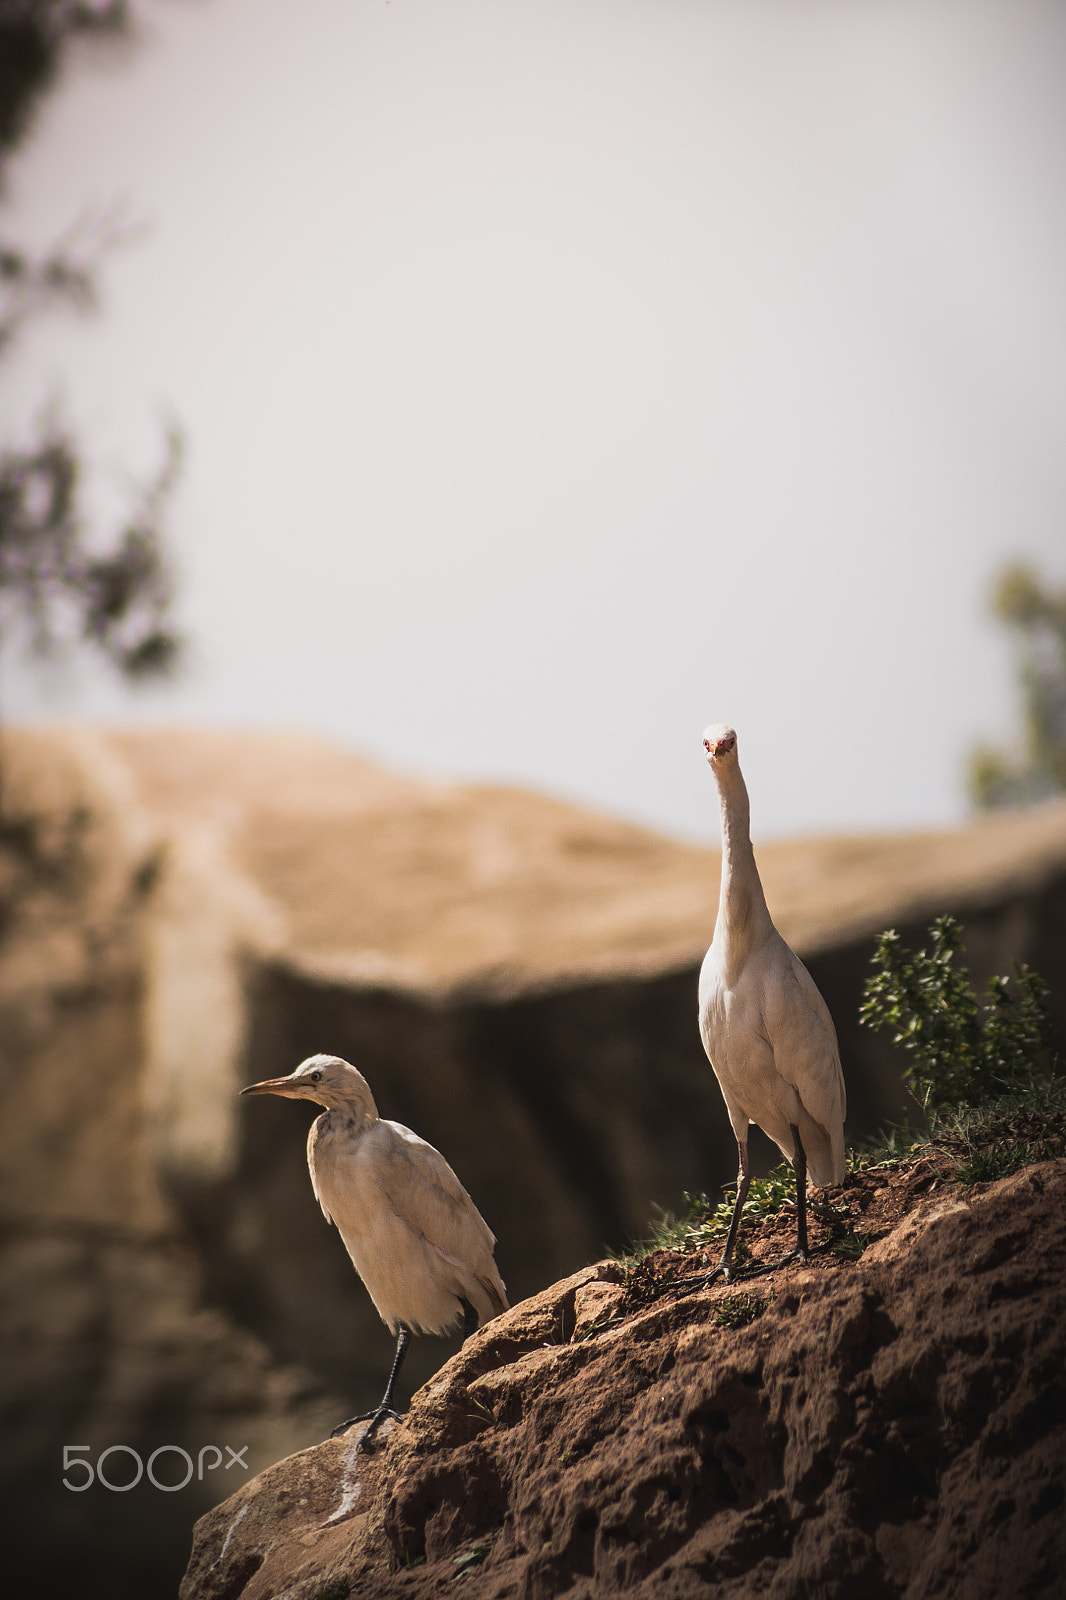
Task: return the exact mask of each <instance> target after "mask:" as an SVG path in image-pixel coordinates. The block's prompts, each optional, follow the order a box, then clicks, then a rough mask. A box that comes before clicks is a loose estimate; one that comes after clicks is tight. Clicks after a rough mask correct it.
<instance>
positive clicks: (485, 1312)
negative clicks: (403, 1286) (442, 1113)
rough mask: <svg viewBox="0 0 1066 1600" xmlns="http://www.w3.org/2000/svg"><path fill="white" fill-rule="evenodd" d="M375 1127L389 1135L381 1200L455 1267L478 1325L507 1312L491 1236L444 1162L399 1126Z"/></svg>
mask: <svg viewBox="0 0 1066 1600" xmlns="http://www.w3.org/2000/svg"><path fill="white" fill-rule="evenodd" d="M378 1126H379V1129H380V1131H381V1133H382V1134H384V1133H385V1131H386V1130H388V1134H389V1135H390V1137H389V1139H388V1146H387V1149H388V1160H387V1161H385V1162H383V1163H382V1166H381V1169H380V1172H379V1178H378V1181H379V1183H380V1185H381V1190H382V1193H383V1195H384V1196H385V1198H386V1199H387V1200H388V1201H389V1203H390V1205H391V1206H392V1207H393V1209H394V1210H395V1211H396V1213H397V1214H398V1215H400V1216H402V1217H403V1219H404V1222H405V1223H406V1224H407V1226H408V1227H409V1228H411V1230H412V1231H413V1232H416V1233H419V1234H421V1236H422V1237H423V1238H424V1239H425V1240H426V1242H427V1244H429V1245H431V1246H432V1247H433V1248H434V1249H435V1250H437V1251H438V1252H439V1253H440V1254H441V1255H442V1256H445V1257H446V1258H447V1259H448V1260H449V1261H450V1262H451V1263H452V1264H453V1265H454V1266H455V1268H456V1270H457V1272H458V1273H459V1274H460V1277H461V1279H462V1282H463V1292H464V1293H465V1295H466V1298H467V1299H469V1300H470V1301H471V1302H472V1303H473V1304H474V1305H475V1306H476V1307H477V1309H478V1311H479V1313H480V1315H481V1317H482V1320H486V1317H487V1316H494V1315H496V1313H497V1312H500V1311H504V1310H506V1308H507V1296H506V1291H505V1289H504V1285H503V1280H502V1279H501V1277H500V1274H499V1271H498V1270H497V1267H496V1263H495V1261H494V1260H493V1255H492V1250H493V1246H494V1244H495V1243H496V1239H495V1236H494V1234H493V1232H492V1230H491V1229H490V1227H489V1225H488V1223H487V1222H486V1221H485V1219H484V1217H483V1216H482V1215H481V1213H480V1211H478V1209H477V1207H476V1206H475V1204H474V1202H473V1200H471V1198H470V1196H469V1194H468V1193H467V1191H466V1190H465V1189H464V1187H463V1185H462V1184H461V1183H460V1182H459V1179H458V1178H457V1177H456V1175H455V1173H454V1172H453V1171H452V1169H451V1167H450V1166H449V1165H448V1162H447V1161H446V1160H445V1159H444V1157H443V1156H442V1155H441V1153H440V1151H439V1150H436V1149H435V1148H434V1147H433V1145H431V1144H428V1143H427V1142H426V1140H425V1139H420V1138H419V1136H418V1135H417V1134H416V1133H412V1132H411V1130H410V1129H409V1128H405V1127H403V1125H402V1124H401V1123H398V1122H384V1121H383V1122H381V1123H380V1124H379V1125H378ZM384 1142H385V1141H384V1139H383V1140H382V1141H381V1146H384ZM379 1148H380V1147H379ZM479 1288H480V1289H481V1291H482V1293H480V1294H479V1293H478V1289H479Z"/></svg>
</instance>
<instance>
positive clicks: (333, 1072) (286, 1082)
mask: <svg viewBox="0 0 1066 1600" xmlns="http://www.w3.org/2000/svg"><path fill="white" fill-rule="evenodd" d="M241 1094H280V1095H284V1097H285V1099H286V1100H314V1101H316V1102H317V1103H318V1105H320V1106H328V1107H329V1109H330V1110H333V1111H351V1112H354V1113H355V1114H356V1115H357V1116H359V1117H361V1118H363V1119H364V1120H365V1121H368V1122H375V1121H376V1120H377V1114H378V1111H377V1106H376V1105H375V1104H374V1096H373V1095H372V1094H371V1092H370V1085H369V1084H368V1083H367V1081H366V1079H365V1078H364V1077H363V1074H362V1073H361V1072H360V1071H359V1070H358V1068H356V1067H353V1066H351V1065H350V1064H349V1063H348V1062H347V1061H342V1060H341V1058H340V1056H308V1058H307V1060H306V1061H301V1062H300V1065H299V1066H298V1067H297V1068H296V1071H295V1072H290V1073H289V1075H288V1077H287V1078H264V1080H263V1082H262V1083H250V1084H249V1085H248V1087H247V1088H246V1089H242V1090H241Z"/></svg>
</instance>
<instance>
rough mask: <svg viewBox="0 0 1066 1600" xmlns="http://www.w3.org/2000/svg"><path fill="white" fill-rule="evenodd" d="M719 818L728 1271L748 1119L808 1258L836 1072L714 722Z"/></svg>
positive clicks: (838, 1095) (717, 1068)
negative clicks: (729, 1147) (792, 1192)
mask: <svg viewBox="0 0 1066 1600" xmlns="http://www.w3.org/2000/svg"><path fill="white" fill-rule="evenodd" d="M703 744H704V749H705V750H706V752H707V760H708V763H709V765H710V768H711V771H712V772H713V774H714V777H715V781H716V782H717V784H718V795H719V801H720V805H721V818H722V882H721V891H720V894H719V901H718V919H717V922H716V923H715V928H714V938H713V940H712V942H711V947H710V949H709V950H708V951H707V955H706V958H705V960H704V963H703V967H702V969H701V971H700V986H699V1008H700V1037H701V1038H702V1040H703V1047H704V1049H705V1050H706V1052H707V1056H708V1059H709V1061H710V1063H711V1066H712V1067H713V1068H714V1073H715V1076H716V1077H717V1079H718V1082H719V1084H720V1085H721V1089H722V1094H723V1096H724V1098H725V1103H726V1109H727V1111H728V1112H729V1120H730V1122H731V1124H732V1127H733V1132H734V1134H735V1135H736V1140H737V1151H738V1154H739V1158H740V1171H739V1176H738V1179H737V1185H738V1187H737V1201H736V1205H735V1207H734V1210H733V1216H732V1219H731V1222H730V1228H729V1237H728V1239H727V1241H726V1247H725V1251H724V1252H723V1255H722V1260H721V1261H720V1262H719V1265H718V1267H717V1268H716V1269H715V1274H714V1275H717V1272H719V1271H722V1272H724V1273H725V1275H726V1277H727V1278H728V1277H729V1276H730V1273H731V1267H732V1257H733V1247H734V1245H735V1243H736V1235H737V1229H738V1227H739V1224H740V1213H741V1209H742V1207H743V1204H744V1200H745V1198H746V1195H747V1191H748V1185H749V1182H750V1173H749V1168H748V1128H749V1125H750V1124H751V1123H752V1122H754V1123H756V1124H757V1125H758V1126H759V1127H760V1128H762V1130H763V1132H764V1133H766V1134H768V1135H769V1137H770V1138H771V1139H773V1140H774V1142H775V1144H777V1145H778V1146H779V1147H780V1149H781V1150H782V1151H783V1153H784V1154H785V1155H786V1156H787V1157H788V1159H789V1160H790V1161H791V1162H792V1164H793V1166H794V1167H795V1169H796V1190H797V1194H796V1252H795V1253H796V1254H797V1255H799V1256H802V1257H806V1253H807V1216H806V1180H807V1177H808V1175H809V1177H810V1179H811V1181H812V1183H814V1184H815V1185H817V1186H819V1187H820V1186H822V1185H825V1184H838V1183H842V1182H843V1181H844V1115H845V1092H844V1075H843V1073H842V1072H841V1069H840V1054H839V1051H838V1048H837V1038H836V1029H835V1028H834V1027H833V1019H832V1017H831V1016H830V1015H829V1009H828V1007H827V1006H826V1003H825V1001H824V1000H823V999H822V996H821V995H820V994H819V992H818V988H817V986H816V984H815V982H814V979H813V978H812V977H811V975H810V973H809V972H808V971H807V969H806V967H805V966H804V965H803V963H802V962H801V961H800V960H799V958H798V957H797V956H796V955H795V954H794V952H793V951H792V950H790V949H789V947H788V945H787V944H786V943H785V941H784V939H782V937H781V935H780V934H779V933H778V931H777V929H776V928H775V927H774V925H773V922H772V921H771V919H770V913H769V911H768V909H767V906H766V898H765V896H764V894H763V888H762V883H761V882H760V879H759V872H758V868H757V867H756V865H755V853H754V851H753V849H752V845H751V838H750V809H749V802H748V791H747V787H746V786H745V783H744V778H743V775H742V773H741V771H740V764H739V761H738V759H737V736H736V734H735V733H734V731H733V729H732V728H729V727H727V726H726V725H725V724H724V723H715V724H713V725H712V726H711V727H709V728H708V729H707V730H706V731H705V733H704V735H703Z"/></svg>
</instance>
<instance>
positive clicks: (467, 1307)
mask: <svg viewBox="0 0 1066 1600" xmlns="http://www.w3.org/2000/svg"><path fill="white" fill-rule="evenodd" d="M459 1304H460V1305H461V1306H462V1308H463V1338H464V1339H469V1337H470V1335H471V1334H472V1333H473V1332H474V1330H475V1328H476V1327H477V1326H478V1324H479V1323H480V1321H481V1318H480V1317H479V1316H478V1314H477V1312H476V1311H475V1310H474V1308H473V1306H472V1305H471V1304H470V1301H469V1300H465V1299H464V1298H463V1296H462V1295H460V1296H459Z"/></svg>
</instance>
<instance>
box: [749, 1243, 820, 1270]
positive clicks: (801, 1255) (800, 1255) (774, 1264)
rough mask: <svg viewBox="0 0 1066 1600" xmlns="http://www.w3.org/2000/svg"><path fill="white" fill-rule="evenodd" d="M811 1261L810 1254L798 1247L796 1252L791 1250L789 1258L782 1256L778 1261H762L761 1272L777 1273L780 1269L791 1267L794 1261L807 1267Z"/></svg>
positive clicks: (760, 1264)
mask: <svg viewBox="0 0 1066 1600" xmlns="http://www.w3.org/2000/svg"><path fill="white" fill-rule="evenodd" d="M809 1259H810V1252H809V1251H807V1250H801V1249H799V1248H798V1247H797V1248H796V1249H795V1250H790V1251H789V1253H788V1255H787V1256H781V1257H780V1258H779V1259H778V1260H777V1261H760V1263H759V1271H760V1272H777V1271H778V1269H779V1268H780V1267H790V1266H791V1265H792V1263H793V1262H794V1261H799V1262H801V1263H802V1264H803V1265H804V1266H806V1264H807V1261H808V1260H809Z"/></svg>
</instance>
